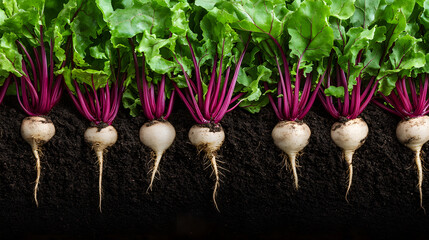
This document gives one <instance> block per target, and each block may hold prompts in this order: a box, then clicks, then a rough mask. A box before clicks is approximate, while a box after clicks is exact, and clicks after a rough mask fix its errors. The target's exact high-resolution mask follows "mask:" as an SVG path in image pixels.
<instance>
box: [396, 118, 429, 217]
mask: <svg viewBox="0 0 429 240" xmlns="http://www.w3.org/2000/svg"><path fill="white" fill-rule="evenodd" d="M396 137H397V138H398V140H399V142H401V143H402V144H404V145H405V146H407V147H408V148H409V149H411V150H412V151H413V152H414V153H415V159H414V161H415V162H416V166H417V172H418V184H417V187H418V188H419V192H420V207H421V208H422V209H423V210H425V209H424V207H423V192H422V184H423V166H422V160H421V158H420V152H421V149H422V146H423V145H424V144H425V143H426V142H427V141H429V117H428V116H422V117H415V118H411V119H408V120H402V121H401V122H399V124H398V126H397V127H396Z"/></svg>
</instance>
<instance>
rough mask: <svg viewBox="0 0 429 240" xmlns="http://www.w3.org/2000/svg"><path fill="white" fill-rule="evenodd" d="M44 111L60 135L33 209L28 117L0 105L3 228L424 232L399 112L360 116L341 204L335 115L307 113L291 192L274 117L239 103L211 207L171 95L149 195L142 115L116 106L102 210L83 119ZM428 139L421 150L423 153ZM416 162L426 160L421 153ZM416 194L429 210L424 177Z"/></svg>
mask: <svg viewBox="0 0 429 240" xmlns="http://www.w3.org/2000/svg"><path fill="white" fill-rule="evenodd" d="M49 116H50V118H51V119H52V121H53V122H54V124H55V127H56V131H57V132H56V135H55V136H54V137H53V138H52V140H51V141H50V142H48V143H46V144H45V145H44V146H43V150H44V154H43V157H42V177H41V182H40V185H39V195H38V197H39V207H38V208H37V207H36V205H35V203H34V200H33V184H34V180H35V177H36V171H35V168H34V166H35V160H34V158H33V156H32V153H31V150H30V146H29V145H28V144H27V143H26V142H25V141H24V140H23V139H22V138H21V136H20V124H21V120H22V119H23V118H25V117H26V116H25V114H24V113H23V111H21V110H20V108H19V105H18V104H17V102H16V100H15V98H13V97H8V98H6V99H5V102H4V103H3V104H2V105H1V106H0V136H1V138H0V152H1V153H2V154H1V157H0V226H1V227H0V228H1V229H2V231H1V232H0V233H1V234H3V236H4V235H5V234H14V235H15V234H19V235H21V236H26V237H28V238H31V237H38V239H46V238H45V237H47V238H49V237H51V236H54V237H58V236H59V237H67V236H79V235H81V236H84V237H94V236H103V237H104V238H109V239H120V236H133V237H134V238H135V239H140V238H151V239H157V238H162V239H165V238H168V237H180V238H202V237H207V238H213V239H214V238H216V239H224V238H241V239H242V238H245V237H247V236H260V237H261V238H264V239H277V238H282V237H284V236H288V237H290V238H292V239H296V238H299V239H308V238H313V237H317V238H319V239H320V238H323V239H343V238H348V239H349V238H355V239H356V238H369V237H371V236H378V237H380V236H381V237H383V236H392V234H395V235H397V234H408V235H411V234H413V235H416V236H421V237H422V238H423V236H424V234H426V233H427V231H429V228H428V227H427V226H428V224H429V217H428V216H427V215H425V214H424V212H423V210H422V209H421V208H420V206H419V192H418V189H417V187H416V185H417V173H416V170H415V167H414V163H413V158H414V156H413V153H412V152H411V151H410V150H408V149H407V148H406V147H404V146H402V145H401V144H400V143H399V142H398V141H397V140H396V136H395V129H396V124H397V123H398V122H399V119H398V118H397V117H395V116H392V115H391V114H388V113H386V112H383V111H381V110H379V109H378V108H376V107H375V106H373V105H370V106H368V108H367V109H366V110H365V112H364V113H363V114H362V117H363V118H364V119H365V121H366V122H367V123H368V125H369V128H370V133H369V136H368V139H367V141H366V142H365V144H364V145H363V146H362V147H361V148H360V149H359V150H358V151H357V152H356V154H355V155H354V161H353V165H354V178H353V185H352V188H351V191H350V194H349V196H348V199H349V203H347V202H346V200H345V199H344V195H345V192H346V187H347V165H346V163H345V162H344V161H342V160H341V150H340V149H339V148H337V147H336V146H335V145H334V143H333V142H332V141H331V139H330V128H331V126H332V124H333V123H334V120H333V119H332V118H331V117H330V116H329V115H328V114H327V113H326V111H324V110H323V108H322V106H321V105H320V104H318V103H316V104H315V106H314V108H313V110H312V111H310V113H309V114H308V115H307V117H306V118H305V119H304V121H305V122H306V123H307V124H308V125H309V126H310V128H311V131H312V136H311V139H310V144H309V145H308V146H307V147H306V148H305V150H304V153H303V154H302V155H301V156H299V163H300V166H301V167H300V168H299V181H300V182H299V183H300V188H299V190H298V191H296V190H294V188H293V178H292V174H291V173H290V172H288V171H287V170H285V168H284V167H283V163H282V157H281V152H280V150H278V149H277V148H276V147H275V146H274V144H273V142H272V139H271V130H272V129H273V127H274V126H275V124H276V123H277V119H276V117H275V115H274V113H273V111H272V110H271V108H269V107H266V108H264V109H262V110H261V112H260V113H259V114H256V115H251V114H249V113H248V112H246V111H245V110H242V109H237V110H234V111H233V112H231V113H229V114H227V115H226V117H225V118H224V120H223V121H222V126H223V128H224V130H225V133H226V135H227V137H226V141H225V143H224V145H223V146H222V148H221V150H220V151H219V159H220V160H221V161H223V162H224V163H223V164H221V165H222V167H224V168H225V169H227V170H224V171H223V177H222V183H221V186H220V189H219V191H218V197H217V203H218V205H219V208H220V211H221V212H220V213H219V212H217V211H216V209H215V207H214V205H213V202H212V189H213V185H214V180H213V177H210V174H211V170H210V169H205V166H206V163H205V162H204V161H205V160H204V159H203V154H201V155H200V156H198V154H197V151H196V149H195V148H194V146H192V145H191V144H190V142H189V140H188V139H187V133H188V130H189V129H190V127H191V126H192V125H193V122H194V121H193V119H192V118H191V116H190V115H189V114H188V112H187V110H186V108H185V107H184V106H183V105H182V104H181V103H179V101H178V102H177V104H176V106H175V109H174V111H173V114H172V115H171V117H170V120H171V123H172V124H173V125H174V126H175V128H176V131H177V137H176V140H175V142H174V144H173V145H172V146H171V148H170V149H169V150H168V151H167V152H166V153H165V155H164V158H163V159H162V162H161V165H160V171H161V178H160V179H158V180H156V181H155V183H154V187H153V191H152V192H150V193H149V194H147V193H146V189H147V187H148V184H149V177H150V176H149V175H148V172H149V170H150V163H149V160H150V156H151V154H150V150H149V149H147V148H146V147H144V146H143V145H142V144H141V143H140V141H139V136H138V132H139V128H140V126H141V125H142V124H143V123H144V122H145V119H144V118H143V117H137V118H132V117H130V116H129V115H128V112H127V111H126V110H124V109H121V110H120V112H119V114H118V117H117V119H116V120H115V122H114V123H113V125H114V126H115V128H116V129H117V131H118V133H119V139H118V142H117V143H116V144H115V145H114V146H113V147H111V148H110V149H109V151H108V152H107V153H106V154H105V169H104V178H103V188H104V199H103V212H102V213H100V212H99V210H98V165H97V164H96V157H95V154H94V153H93V151H92V150H91V147H90V146H88V145H87V144H86V143H85V141H84V140H83V133H84V131H85V129H86V128H87V127H88V126H90V124H89V123H88V121H86V120H85V119H84V118H83V117H81V116H80V115H79V113H78V112H77V111H76V110H75V109H74V107H73V105H72V103H71V101H69V100H68V98H67V97H64V98H63V100H62V101H61V102H60V104H59V105H58V106H56V107H55V108H54V110H53V111H52V112H51V113H50V115H49ZM428 147H429V144H426V145H425V147H424V149H423V150H424V152H429V151H428ZM422 158H423V159H427V158H428V156H427V154H425V153H423V154H422ZM423 193H424V204H425V205H426V206H428V208H429V174H427V177H426V178H425V179H424V182H423ZM386 234H388V235H386ZM52 239H53V238H52Z"/></svg>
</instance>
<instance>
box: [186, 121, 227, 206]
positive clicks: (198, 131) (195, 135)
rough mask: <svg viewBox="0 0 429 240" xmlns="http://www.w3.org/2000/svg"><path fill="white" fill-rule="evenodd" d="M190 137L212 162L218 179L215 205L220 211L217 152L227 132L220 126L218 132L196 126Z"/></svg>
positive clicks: (214, 193) (214, 196)
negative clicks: (217, 200)
mask: <svg viewBox="0 0 429 240" xmlns="http://www.w3.org/2000/svg"><path fill="white" fill-rule="evenodd" d="M188 137H189V140H190V141H191V143H192V145H194V146H195V147H197V149H198V150H200V151H204V152H205V153H206V157H207V158H208V159H209V160H210V163H211V166H212V169H213V174H214V175H215V178H216V182H215V186H214V189H213V203H214V205H215V207H216V209H217V210H218V211H219V208H218V205H217V203H216V192H217V189H218V187H219V170H218V168H219V167H218V165H217V162H216V154H217V153H216V152H217V151H218V150H219V149H220V147H221V146H222V144H223V141H224V140H225V132H224V131H223V128H222V127H221V126H220V125H219V129H216V131H213V130H211V129H210V128H209V127H206V126H201V125H194V126H192V128H191V129H190V130H189V134H188Z"/></svg>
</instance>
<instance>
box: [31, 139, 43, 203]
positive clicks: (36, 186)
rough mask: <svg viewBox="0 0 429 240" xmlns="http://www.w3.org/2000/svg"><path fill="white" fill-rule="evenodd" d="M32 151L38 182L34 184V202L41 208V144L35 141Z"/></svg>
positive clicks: (32, 144)
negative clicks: (38, 194)
mask: <svg viewBox="0 0 429 240" xmlns="http://www.w3.org/2000/svg"><path fill="white" fill-rule="evenodd" d="M31 150H32V152H33V155H34V158H36V181H35V184H34V201H35V202H36V206H37V207H39V201H38V200H37V191H38V190H39V182H40V173H41V166H40V157H41V155H42V152H41V149H40V147H39V144H38V143H37V141H36V140H35V139H33V142H32V143H31Z"/></svg>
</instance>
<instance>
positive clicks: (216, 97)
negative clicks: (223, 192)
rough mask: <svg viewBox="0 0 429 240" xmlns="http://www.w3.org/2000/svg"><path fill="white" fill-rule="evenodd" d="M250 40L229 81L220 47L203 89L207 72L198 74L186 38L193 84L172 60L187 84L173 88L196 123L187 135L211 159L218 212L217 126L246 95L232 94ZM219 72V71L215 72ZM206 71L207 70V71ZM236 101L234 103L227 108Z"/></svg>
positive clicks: (221, 138) (219, 137) (220, 136)
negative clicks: (191, 65) (223, 75)
mask: <svg viewBox="0 0 429 240" xmlns="http://www.w3.org/2000/svg"><path fill="white" fill-rule="evenodd" d="M250 37H251V35H249V38H248V40H247V42H246V45H245V47H244V50H243V52H242V53H241V55H240V58H239V59H238V62H237V65H236V67H235V70H234V74H233V77H232V79H230V78H229V76H230V72H231V66H228V67H227V68H226V72H225V77H224V78H222V69H223V67H222V64H223V60H224V54H223V50H224V46H225V45H222V54H221V56H220V59H219V66H218V58H217V55H215V56H214V59H213V66H212V68H211V76H210V78H209V82H208V85H207V88H206V90H205V89H204V88H203V83H204V82H203V77H202V76H201V73H204V72H206V71H205V70H203V71H201V69H200V66H199V61H198V60H197V58H196V56H195V53H194V50H193V48H192V46H191V42H190V41H189V39H188V38H187V40H188V46H189V50H190V53H191V56H192V62H193V63H194V68H195V75H194V76H195V82H194V81H193V80H192V79H191V78H190V77H189V75H188V74H187V73H186V71H185V69H184V67H183V65H182V64H181V63H180V62H179V61H178V59H177V57H175V59H176V61H177V63H178V64H179V66H180V68H181V69H182V72H183V75H184V76H185V80H186V85H187V86H188V87H187V88H185V89H183V91H182V90H181V89H180V88H179V87H178V86H177V84H176V83H174V82H173V86H174V88H175V90H176V92H177V93H178V95H179V97H180V98H181V99H182V101H183V102H184V103H185V105H186V107H187V108H188V110H189V112H190V113H191V115H192V117H193V118H194V120H195V121H196V122H197V123H198V125H194V126H193V127H192V128H191V129H190V130H189V135H188V136H189V140H190V141H191V143H192V144H193V145H194V146H196V147H197V149H198V150H199V151H204V152H205V153H206V156H205V157H206V158H208V159H209V160H210V163H211V166H212V168H213V174H214V175H215V178H216V180H215V186H214V189H213V196H212V197H213V202H214V205H215V207H216V209H217V210H218V211H219V207H218V205H217V203H216V193H217V189H218V188H219V182H220V178H219V177H220V172H219V169H221V167H219V166H218V161H216V155H217V151H218V150H219V148H220V147H221V146H222V144H223V141H224V140H225V132H224V131H223V129H222V126H221V125H220V121H221V120H222V118H223V117H224V116H225V114H226V113H228V112H230V111H232V110H234V109H235V108H236V107H237V106H238V105H239V104H240V102H241V100H239V99H240V98H241V97H242V96H244V95H245V93H244V92H240V93H238V94H237V95H235V97H233V95H234V89H235V85H236V83H237V78H238V73H239V71H240V67H241V63H242V62H243V58H244V54H245V53H246V50H247V47H248V46H249V42H250ZM218 69H219V72H217V70H218ZM207 71H209V70H208V69H207ZM194 92H195V93H196V95H195V94H194ZM236 101H237V103H236V104H235V105H233V106H232V107H230V106H231V105H232V104H233V103H234V102H236Z"/></svg>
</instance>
